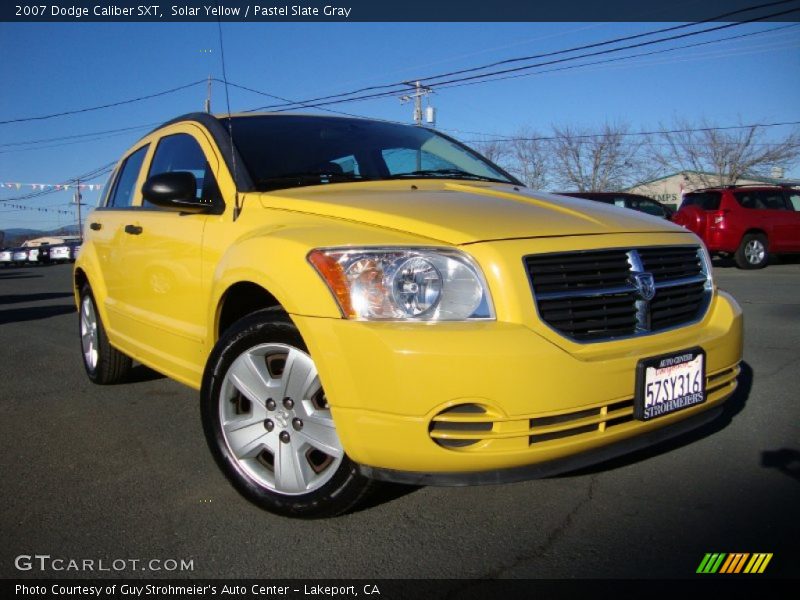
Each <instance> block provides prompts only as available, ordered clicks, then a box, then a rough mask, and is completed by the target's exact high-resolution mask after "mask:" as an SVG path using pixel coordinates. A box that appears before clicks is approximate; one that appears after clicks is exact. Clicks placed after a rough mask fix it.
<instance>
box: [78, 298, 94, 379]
mask: <svg viewBox="0 0 800 600" xmlns="http://www.w3.org/2000/svg"><path fill="white" fill-rule="evenodd" d="M97 346H98V343H97V314H96V313H95V310H94V303H93V302H92V299H91V298H90V297H89V296H84V297H83V301H82V302H81V347H82V348H83V360H84V362H85V363H86V366H87V367H89V368H90V369H92V370H94V369H95V368H96V367H97Z"/></svg>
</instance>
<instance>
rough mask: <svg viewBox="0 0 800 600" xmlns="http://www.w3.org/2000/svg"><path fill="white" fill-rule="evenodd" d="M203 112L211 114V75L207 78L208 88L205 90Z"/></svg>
mask: <svg viewBox="0 0 800 600" xmlns="http://www.w3.org/2000/svg"><path fill="white" fill-rule="evenodd" d="M205 111H206V112H207V113H211V75H210V74H209V76H208V87H207V88H206V102H205Z"/></svg>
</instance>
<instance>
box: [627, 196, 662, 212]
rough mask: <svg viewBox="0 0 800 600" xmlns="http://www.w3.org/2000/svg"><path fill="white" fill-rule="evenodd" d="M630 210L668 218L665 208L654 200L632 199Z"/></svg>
mask: <svg viewBox="0 0 800 600" xmlns="http://www.w3.org/2000/svg"><path fill="white" fill-rule="evenodd" d="M630 208H633V209H635V210H638V211H641V212H644V213H647V214H649V215H655V216H656V217H664V216H666V211H665V210H664V207H663V206H661V205H660V204H658V203H656V202H654V201H652V200H646V199H644V198H642V199H639V198H631V200H630Z"/></svg>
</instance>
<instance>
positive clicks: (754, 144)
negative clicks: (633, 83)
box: [652, 119, 800, 187]
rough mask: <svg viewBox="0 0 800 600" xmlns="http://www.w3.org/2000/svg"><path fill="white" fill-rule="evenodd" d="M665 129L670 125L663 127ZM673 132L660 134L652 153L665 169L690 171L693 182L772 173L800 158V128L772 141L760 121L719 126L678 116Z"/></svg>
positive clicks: (727, 182)
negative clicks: (690, 120) (693, 121)
mask: <svg viewBox="0 0 800 600" xmlns="http://www.w3.org/2000/svg"><path fill="white" fill-rule="evenodd" d="M663 129H667V128H666V127H663ZM669 129H670V130H671V132H666V133H662V134H660V135H659V136H658V139H659V140H661V142H662V143H661V144H660V145H656V144H654V145H653V146H652V157H653V160H654V162H656V163H658V164H659V165H660V166H661V167H662V169H664V170H667V171H671V172H675V171H683V172H686V173H687V177H688V178H689V183H690V184H691V185H693V186H700V187H708V186H715V185H731V184H735V183H736V182H737V181H739V180H740V179H744V178H746V177H747V176H748V175H765V176H766V175H769V174H770V173H769V172H770V170H771V169H772V168H773V167H776V166H783V167H788V166H790V165H792V164H794V163H796V162H797V160H798V158H800V131H798V130H795V131H793V132H791V133H790V134H789V135H787V136H785V137H782V138H781V139H779V140H774V141H770V140H769V139H768V137H767V135H766V128H764V127H760V126H758V125H752V126H747V127H741V128H736V129H720V128H718V127H716V126H715V125H714V124H713V123H711V122H709V121H707V120H705V119H704V120H703V121H701V122H700V124H699V125H695V124H692V123H690V122H689V121H686V120H683V119H680V120H676V121H675V122H674V124H673V126H672V127H670V128H669Z"/></svg>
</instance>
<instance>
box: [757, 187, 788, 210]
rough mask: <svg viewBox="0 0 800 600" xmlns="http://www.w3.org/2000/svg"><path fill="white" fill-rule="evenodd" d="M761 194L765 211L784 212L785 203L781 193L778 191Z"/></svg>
mask: <svg viewBox="0 0 800 600" xmlns="http://www.w3.org/2000/svg"><path fill="white" fill-rule="evenodd" d="M761 194H762V197H763V200H762V201H763V202H764V206H766V207H767V210H786V201H785V200H784V199H783V193H782V192H781V191H780V190H776V191H774V192H761Z"/></svg>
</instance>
